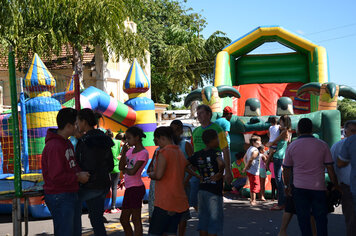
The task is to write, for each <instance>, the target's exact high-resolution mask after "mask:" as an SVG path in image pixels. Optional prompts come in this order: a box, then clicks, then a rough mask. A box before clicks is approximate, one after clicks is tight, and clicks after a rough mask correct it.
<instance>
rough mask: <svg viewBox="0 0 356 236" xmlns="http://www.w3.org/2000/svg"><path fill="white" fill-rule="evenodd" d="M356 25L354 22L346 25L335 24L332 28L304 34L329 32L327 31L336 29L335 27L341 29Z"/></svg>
mask: <svg viewBox="0 0 356 236" xmlns="http://www.w3.org/2000/svg"><path fill="white" fill-rule="evenodd" d="M354 25H356V23H352V24H348V25H342V26H337V27H334V28H329V29H325V30H321V31H317V32H312V33H309V34H305V35H314V34H320V33H324V32H329V31H333V30H337V29H343V28H347V27H351V26H354Z"/></svg>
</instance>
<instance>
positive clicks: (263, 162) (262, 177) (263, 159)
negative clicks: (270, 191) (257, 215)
mask: <svg viewBox="0 0 356 236" xmlns="http://www.w3.org/2000/svg"><path fill="white" fill-rule="evenodd" d="M258 151H259V152H260V156H259V158H260V186H261V188H260V189H261V190H260V200H261V201H266V198H265V184H266V161H267V156H266V155H265V146H263V145H261V146H259V147H258Z"/></svg>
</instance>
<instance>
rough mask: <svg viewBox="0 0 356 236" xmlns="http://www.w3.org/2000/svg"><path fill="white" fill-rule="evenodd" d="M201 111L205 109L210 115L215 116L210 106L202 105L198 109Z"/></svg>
mask: <svg viewBox="0 0 356 236" xmlns="http://www.w3.org/2000/svg"><path fill="white" fill-rule="evenodd" d="M200 109H204V110H205V111H206V112H208V113H210V114H211V115H213V111H212V110H211V108H210V107H209V106H208V105H205V104H200V105H199V106H198V107H197V111H198V110H200Z"/></svg>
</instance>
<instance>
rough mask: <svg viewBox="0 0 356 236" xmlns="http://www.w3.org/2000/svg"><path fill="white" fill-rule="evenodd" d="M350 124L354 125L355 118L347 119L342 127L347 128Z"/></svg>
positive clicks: (355, 123) (355, 122)
mask: <svg viewBox="0 0 356 236" xmlns="http://www.w3.org/2000/svg"><path fill="white" fill-rule="evenodd" d="M350 125H356V120H348V121H346V122H345V124H344V129H347V128H348V127H349V126H350Z"/></svg>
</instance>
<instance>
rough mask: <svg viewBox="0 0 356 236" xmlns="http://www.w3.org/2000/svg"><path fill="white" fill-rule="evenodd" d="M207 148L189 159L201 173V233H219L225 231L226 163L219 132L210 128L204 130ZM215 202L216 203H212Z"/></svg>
mask: <svg viewBox="0 0 356 236" xmlns="http://www.w3.org/2000/svg"><path fill="white" fill-rule="evenodd" d="M202 139H203V142H204V143H205V145H206V148H204V149H203V150H200V151H198V152H195V153H194V154H193V156H191V157H190V158H189V159H188V161H189V162H190V163H191V165H192V166H193V167H194V168H196V169H197V170H198V172H199V174H200V178H201V181H200V184H199V192H198V218H199V223H198V230H199V231H200V235H203V236H204V235H217V234H220V233H222V231H223V217H224V213H223V195H222V192H223V178H222V177H223V173H224V168H225V163H224V161H223V160H222V157H221V152H219V151H216V150H217V149H218V148H219V139H218V134H217V133H216V131H215V130H212V129H208V130H205V131H204V132H203V135H202ZM211 202H214V203H215V204H211Z"/></svg>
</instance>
